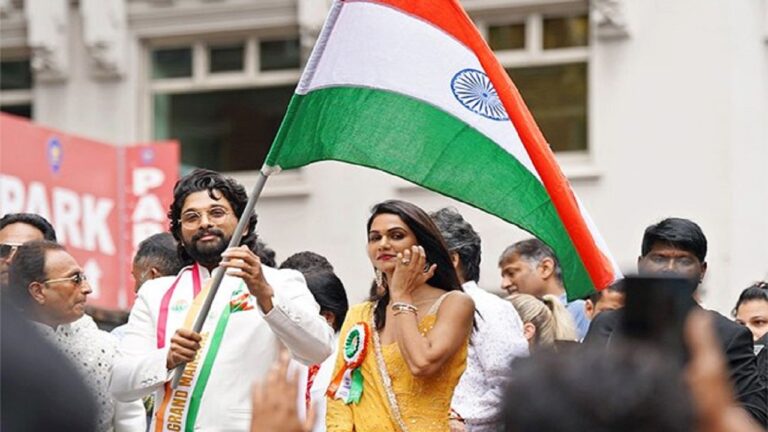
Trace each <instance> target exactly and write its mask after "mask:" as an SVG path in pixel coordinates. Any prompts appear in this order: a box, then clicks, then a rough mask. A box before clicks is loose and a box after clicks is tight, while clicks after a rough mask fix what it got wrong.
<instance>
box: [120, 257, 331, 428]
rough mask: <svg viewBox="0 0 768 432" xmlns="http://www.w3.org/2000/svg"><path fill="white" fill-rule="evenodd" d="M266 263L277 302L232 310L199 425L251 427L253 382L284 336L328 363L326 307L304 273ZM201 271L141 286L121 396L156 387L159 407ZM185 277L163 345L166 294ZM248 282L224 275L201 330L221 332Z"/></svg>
mask: <svg viewBox="0 0 768 432" xmlns="http://www.w3.org/2000/svg"><path fill="white" fill-rule="evenodd" d="M262 269H263V272H264V276H265V278H266V279H267V282H268V283H269V284H270V285H271V286H272V288H273V289H274V292H275V294H274V297H273V303H274V307H273V309H272V310H271V311H269V313H267V314H264V313H263V312H262V311H261V309H260V307H259V306H258V304H257V303H256V301H255V298H254V297H253V296H250V298H249V303H251V304H252V305H255V307H253V308H251V309H249V310H240V311H236V312H231V314H230V318H229V322H228V324H227V327H226V330H225V331H224V335H223V339H222V340H221V344H220V347H219V351H218V354H217V356H216V360H215V363H214V364H213V367H212V369H211V374H210V376H209V379H208V383H207V385H206V387H205V392H204V393H203V396H202V399H201V403H200V409H199V414H198V416H197V420H196V422H195V430H200V431H217V432H225V431H226V432H229V431H247V430H249V428H250V419H251V406H250V401H251V394H250V391H251V384H252V383H253V382H254V380H260V379H262V378H263V377H265V376H266V373H267V372H268V371H269V368H270V367H271V365H272V363H273V362H274V361H275V360H276V358H277V355H278V351H279V346H280V344H281V343H282V344H283V345H284V346H285V347H286V348H287V349H288V351H289V352H290V353H291V355H292V356H293V358H294V359H296V360H297V361H299V362H301V363H303V364H306V365H310V364H315V363H321V362H322V361H323V360H325V359H326V358H327V357H328V356H329V355H330V354H331V352H332V350H333V330H332V329H331V327H330V326H329V325H328V324H327V323H326V322H325V320H324V319H323V318H322V317H321V316H320V315H319V310H320V308H319V306H318V305H317V303H316V302H315V300H314V298H313V297H312V294H311V293H310V291H309V289H308V288H307V286H306V282H305V281H304V277H303V276H302V275H301V273H299V272H296V271H293V270H276V269H273V268H270V267H266V266H262ZM193 271H194V267H188V268H185V269H184V270H182V271H181V273H180V275H179V276H176V277H163V278H158V279H154V280H151V281H148V282H147V283H145V284H144V285H143V286H142V287H141V289H140V290H139V295H138V297H137V299H136V302H135V303H134V305H133V309H132V310H131V314H130V317H129V319H128V324H127V325H126V327H125V336H124V337H123V339H122V341H121V343H120V347H119V350H118V359H117V362H116V363H115V366H114V369H113V376H112V383H111V387H110V390H111V391H112V394H113V395H114V397H115V398H116V399H118V400H121V401H130V400H136V399H138V398H142V397H144V396H147V395H149V394H151V393H153V392H154V393H155V408H157V406H158V405H159V404H160V401H162V400H163V397H164V383H165V382H166V381H169V380H170V379H171V378H172V373H171V371H168V370H167V369H166V367H165V365H166V356H167V353H168V348H169V346H170V340H171V337H172V336H173V334H174V333H175V331H176V329H178V328H179V327H181V326H182V325H183V324H184V320H185V318H186V315H187V311H188V309H189V307H191V305H192V301H193V296H194V293H193V278H192V272H193ZM200 276H201V281H202V283H203V285H204V284H205V282H206V281H207V279H209V278H210V274H209V272H208V271H207V270H206V269H205V268H203V267H200ZM177 277H178V278H179V281H178V284H177V285H176V288H175V290H174V291H173V295H172V296H171V298H170V302H169V303H168V305H169V307H168V308H167V327H166V331H165V343H164V346H163V348H158V337H159V336H158V318H159V315H160V310H161V302H162V299H163V297H164V296H165V295H166V292H168V291H169V288H170V287H171V286H172V284H173V283H174V281H175V280H176V278H177ZM242 289H243V287H242V279H239V278H236V277H231V276H225V277H224V280H223V281H222V284H221V286H220V288H219V291H218V292H217V294H216V297H215V298H214V301H213V304H212V307H211V312H210V314H209V315H208V317H207V319H206V321H205V324H204V326H203V330H202V332H201V333H203V334H205V333H208V334H209V335H211V336H212V335H213V333H214V330H215V327H216V324H217V322H218V320H219V317H220V314H221V313H222V311H223V310H224V308H225V307H227V305H228V304H229V303H230V300H231V299H232V298H233V293H236V292H239V291H242ZM245 292H246V293H247V288H246V290H245ZM200 364H201V365H202V360H201V361H200ZM200 369H201V368H200V367H198V369H197V372H198V373H199V371H200ZM155 420H156V417H155V416H153V421H152V427H151V429H150V430H154V427H155V425H154V423H155ZM182 427H183V425H182Z"/></svg>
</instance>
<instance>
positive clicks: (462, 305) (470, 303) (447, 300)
mask: <svg viewBox="0 0 768 432" xmlns="http://www.w3.org/2000/svg"><path fill="white" fill-rule="evenodd" d="M432 309H433V310H434V311H435V312H439V311H441V310H444V309H452V310H466V311H472V312H474V310H475V301H474V300H472V297H470V296H469V294H467V293H465V292H464V291H459V290H455V291H448V292H446V293H445V294H443V295H442V296H441V297H440V298H439V299H438V300H437V302H436V303H435V304H434V305H433V306H432Z"/></svg>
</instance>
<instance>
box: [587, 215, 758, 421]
mask: <svg viewBox="0 0 768 432" xmlns="http://www.w3.org/2000/svg"><path fill="white" fill-rule="evenodd" d="M706 256H707V238H706V237H705V236H704V233H703V232H702V230H701V228H700V227H699V226H698V225H697V224H696V223H695V222H693V221H690V220H688V219H681V218H668V219H664V220H662V221H661V222H659V223H657V224H654V225H651V226H649V227H648V228H646V229H645V234H644V235H643V242H642V248H641V255H640V257H639V258H638V260H637V268H638V272H639V273H640V274H641V275H661V276H663V275H670V276H678V277H685V278H689V279H692V280H694V281H695V282H696V284H697V285H698V284H701V282H702V280H703V279H704V275H705V274H706V271H707V262H706ZM709 314H710V315H711V319H712V322H713V325H714V328H715V331H716V334H717V338H718V341H719V342H720V345H721V349H722V352H723V353H724V354H725V357H726V360H727V362H728V369H729V371H730V377H731V383H732V384H733V387H734V392H735V395H736V399H737V401H738V402H739V403H740V404H741V406H743V407H744V408H745V409H746V410H747V411H748V412H749V413H750V414H751V415H752V417H754V419H755V420H757V421H758V423H759V424H761V425H766V424H768V406H767V404H768V401H767V400H766V397H768V394H767V393H768V391H767V390H766V384H765V383H764V382H763V380H762V379H761V377H760V376H759V373H758V369H757V361H756V359H755V355H754V352H753V344H752V334H751V333H750V331H749V330H748V329H747V328H746V327H743V326H740V325H738V324H736V323H734V322H733V321H731V320H729V319H728V318H726V317H724V316H722V315H720V314H719V313H717V312H715V311H709ZM620 319H621V310H620V309H619V310H616V311H606V312H603V313H602V314H600V315H599V316H598V317H596V318H595V320H594V321H593V322H592V325H591V327H590V329H589V333H588V334H587V337H586V338H585V343H587V344H597V345H606V344H607V343H608V340H609V339H610V338H611V335H612V334H613V331H614V329H615V328H616V327H617V326H618V324H619V322H620Z"/></svg>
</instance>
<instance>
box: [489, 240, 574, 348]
mask: <svg viewBox="0 0 768 432" xmlns="http://www.w3.org/2000/svg"><path fill="white" fill-rule="evenodd" d="M499 269H501V288H502V289H504V290H505V291H507V292H508V293H510V294H512V293H515V292H520V293H522V294H530V295H532V296H534V297H538V298H541V297H542V296H544V295H546V294H551V295H554V296H556V297H558V298H559V299H560V302H561V303H562V304H563V305H565V307H566V309H568V312H570V314H571V316H572V317H573V322H574V323H575V324H576V334H577V336H578V337H579V340H581V339H583V338H584V336H585V335H586V334H587V329H589V318H587V315H586V312H585V311H584V300H574V301H572V302H570V303H568V298H567V296H566V293H565V288H564V287H563V276H562V270H561V269H560V262H559V261H558V260H557V257H556V256H555V252H554V251H553V250H552V248H550V247H549V246H547V245H546V244H544V242H542V241H541V240H539V239H535V238H532V239H528V240H523V241H519V242H517V243H515V244H513V245H511V246H509V247H507V248H506V249H505V250H504V252H502V254H501V257H500V258H499Z"/></svg>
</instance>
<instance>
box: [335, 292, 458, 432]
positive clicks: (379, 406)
mask: <svg viewBox="0 0 768 432" xmlns="http://www.w3.org/2000/svg"><path fill="white" fill-rule="evenodd" d="M444 298H445V296H443V297H441V298H440V299H439V300H438V301H436V302H435V306H433V307H432V309H431V310H430V311H429V313H428V314H427V315H426V316H424V317H423V318H422V320H421V322H420V323H419V330H420V331H421V333H422V334H426V333H427V332H428V331H429V330H431V329H432V327H433V326H434V325H435V320H436V319H437V309H438V308H439V305H440V303H441V301H442V299H444ZM373 308H374V304H373V303H371V302H365V303H362V304H359V305H356V306H353V307H352V308H351V309H350V310H349V312H348V313H347V317H346V320H345V321H344V325H343V326H342V329H341V337H340V338H339V351H338V352H339V353H342V352H344V347H343V344H344V340H345V338H346V337H345V336H346V334H347V332H348V331H349V330H350V328H352V326H354V325H355V324H357V323H359V322H366V323H368V325H369V327H370V329H371V332H373V331H375V330H374V326H373ZM366 339H367V341H366V342H367V343H368V353H367V355H366V357H365V359H364V360H363V363H362V365H361V366H360V368H361V372H362V375H363V395H362V397H361V398H360V402H359V403H358V404H349V405H346V404H344V402H343V401H341V400H336V399H331V398H328V397H326V399H327V401H328V410H327V413H326V429H327V431H328V432H342V431H343V432H350V431H357V432H368V431H375V432H389V431H392V432H395V431H397V432H399V431H401V429H402V428H401V427H400V426H399V422H398V420H397V416H396V415H393V414H392V410H393V408H392V403H391V402H390V401H389V399H388V394H387V393H388V392H387V390H386V386H385V385H384V381H383V379H382V373H381V371H380V368H381V366H382V365H380V364H379V362H378V361H377V356H376V352H375V346H374V340H373V335H372V334H369V335H368V337H367V338H366ZM381 354H382V359H383V362H384V364H385V365H386V370H387V372H388V375H389V377H390V379H391V388H392V390H393V392H394V397H395V399H396V407H397V408H395V409H398V410H399V412H400V416H399V418H400V419H402V422H403V423H404V424H405V426H406V430H407V431H408V432H430V431H441V432H443V431H448V430H449V428H448V414H449V412H450V408H451V398H452V396H453V389H454V388H455V387H456V384H458V382H459V378H461V374H462V373H463V372H464V368H465V366H466V360H467V344H466V342H465V343H464V345H462V347H461V349H459V350H458V351H457V352H456V353H455V354H454V355H453V356H452V357H451V358H450V359H448V361H447V362H446V363H445V364H444V365H443V367H442V368H441V369H440V371H438V372H437V373H436V374H434V375H432V376H429V377H422V378H419V377H415V376H413V375H412V374H411V371H410V370H409V369H408V365H407V364H406V362H405V359H403V356H402V355H401V354H400V349H399V347H398V346H397V343H396V342H393V343H391V344H388V345H383V346H381ZM343 362H344V361H343V358H342V356H341V355H340V356H338V357H337V359H336V366H335V369H334V373H333V376H334V377H335V376H336V374H337V373H338V372H339V370H340V369H341V367H342V365H343Z"/></svg>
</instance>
